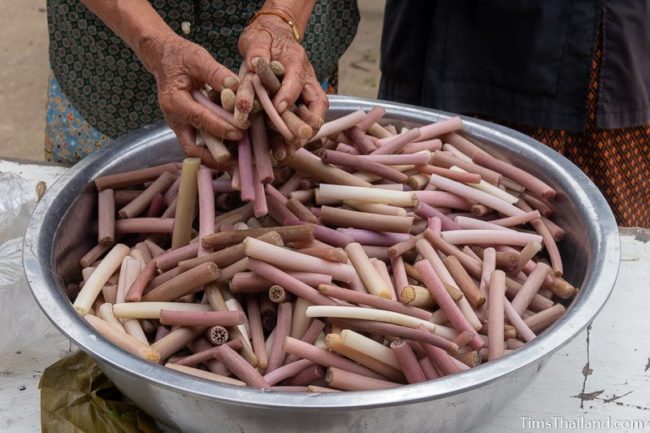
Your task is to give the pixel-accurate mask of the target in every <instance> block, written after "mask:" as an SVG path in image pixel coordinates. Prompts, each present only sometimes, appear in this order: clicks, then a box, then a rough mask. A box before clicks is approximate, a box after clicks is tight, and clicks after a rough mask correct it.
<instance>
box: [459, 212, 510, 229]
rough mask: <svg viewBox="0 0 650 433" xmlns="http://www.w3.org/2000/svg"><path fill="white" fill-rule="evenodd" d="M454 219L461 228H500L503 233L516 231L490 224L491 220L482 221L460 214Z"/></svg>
mask: <svg viewBox="0 0 650 433" xmlns="http://www.w3.org/2000/svg"><path fill="white" fill-rule="evenodd" d="M454 221H455V222H456V224H458V225H459V226H460V228H461V229H466V230H500V231H502V232H505V233H517V231H515V230H513V229H509V228H507V227H501V226H498V225H496V224H492V222H491V221H483V220H480V219H476V218H470V217H466V216H462V215H461V216H457V217H455V218H454Z"/></svg>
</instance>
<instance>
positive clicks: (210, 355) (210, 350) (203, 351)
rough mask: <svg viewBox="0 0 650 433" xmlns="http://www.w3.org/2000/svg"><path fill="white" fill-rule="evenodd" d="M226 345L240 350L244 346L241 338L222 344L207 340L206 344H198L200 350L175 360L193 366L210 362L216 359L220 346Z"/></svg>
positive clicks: (177, 362)
mask: <svg viewBox="0 0 650 433" xmlns="http://www.w3.org/2000/svg"><path fill="white" fill-rule="evenodd" d="M200 341H205V340H203V339H200ZM224 345H226V346H228V347H230V348H231V349H233V350H239V349H241V347H242V342H241V341H240V340H231V341H228V342H226V343H224V344H222V345H220V346H212V345H211V344H210V343H207V342H206V343H205V346H203V345H201V346H200V348H199V346H197V347H196V348H199V350H197V351H196V352H194V353H193V354H192V355H188V356H185V357H183V358H180V359H176V360H174V364H178V365H185V366H190V367H191V366H194V365H198V364H201V363H205V362H209V361H210V360H213V359H214V354H215V353H217V350H219V347H221V346H224ZM193 348H194V347H193Z"/></svg>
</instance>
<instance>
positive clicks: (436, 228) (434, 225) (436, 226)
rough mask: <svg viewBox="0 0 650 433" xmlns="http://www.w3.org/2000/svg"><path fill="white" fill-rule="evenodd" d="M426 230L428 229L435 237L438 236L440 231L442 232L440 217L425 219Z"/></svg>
mask: <svg viewBox="0 0 650 433" xmlns="http://www.w3.org/2000/svg"><path fill="white" fill-rule="evenodd" d="M427 228H428V229H430V230H431V231H432V232H433V233H435V234H436V235H437V236H440V231H441V230H442V220H441V219H440V217H429V218H427Z"/></svg>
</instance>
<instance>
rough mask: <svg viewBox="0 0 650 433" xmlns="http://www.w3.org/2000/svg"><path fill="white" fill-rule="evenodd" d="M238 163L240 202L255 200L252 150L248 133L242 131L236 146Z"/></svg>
mask: <svg viewBox="0 0 650 433" xmlns="http://www.w3.org/2000/svg"><path fill="white" fill-rule="evenodd" d="M237 151H238V162H239V186H240V190H241V199H242V201H252V200H255V181H254V179H253V170H254V168H253V149H252V147H251V140H250V136H249V135H248V131H244V135H243V136H242V139H241V140H239V142H238V144H237Z"/></svg>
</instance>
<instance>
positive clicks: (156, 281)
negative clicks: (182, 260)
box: [144, 266, 181, 293]
mask: <svg viewBox="0 0 650 433" xmlns="http://www.w3.org/2000/svg"><path fill="white" fill-rule="evenodd" d="M180 273H181V272H180V269H179V268H178V266H177V267H175V268H172V269H170V270H168V271H167V272H164V273H162V274H160V275H157V276H155V277H154V278H153V279H152V280H151V281H150V282H149V284H148V285H147V287H145V289H144V293H147V292H149V291H151V289H153V288H154V287H158V286H159V285H161V284H162V283H165V282H167V281H169V280H171V279H172V278H174V277H176V276H178V275H179V274H180Z"/></svg>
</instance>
